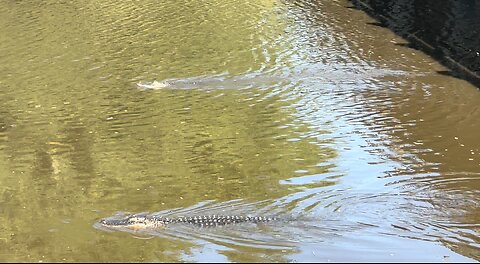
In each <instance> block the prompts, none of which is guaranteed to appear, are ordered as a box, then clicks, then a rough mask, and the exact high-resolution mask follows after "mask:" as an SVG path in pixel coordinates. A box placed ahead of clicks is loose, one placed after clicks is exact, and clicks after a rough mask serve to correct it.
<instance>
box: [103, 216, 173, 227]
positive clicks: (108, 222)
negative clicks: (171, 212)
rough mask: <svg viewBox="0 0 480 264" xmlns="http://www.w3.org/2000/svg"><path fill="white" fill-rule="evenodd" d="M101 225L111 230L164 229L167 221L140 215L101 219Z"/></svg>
mask: <svg viewBox="0 0 480 264" xmlns="http://www.w3.org/2000/svg"><path fill="white" fill-rule="evenodd" d="M167 221H168V220H167ZM99 223H100V224H101V225H103V226H104V227H107V228H111V229H123V228H127V229H132V230H144V229H152V228H164V227H165V226H166V221H165V220H163V219H161V218H154V217H148V216H138V215H129V216H126V217H124V218H121V219H108V218H106V219H101V220H100V221H99Z"/></svg>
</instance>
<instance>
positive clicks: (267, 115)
mask: <svg viewBox="0 0 480 264" xmlns="http://www.w3.org/2000/svg"><path fill="white" fill-rule="evenodd" d="M182 7H183V8H178V2H176V1H172V2H168V1H167V2H162V3H157V2H155V1H146V2H142V4H141V5H140V3H137V2H135V1H126V2H122V3H117V2H115V3H114V2H108V1H107V2H105V1H103V2H101V3H99V2H98V3H97V2H88V1H83V2H78V3H74V4H67V3H63V2H57V1H50V2H49V3H33V2H29V1H27V2H25V1H23V2H15V3H13V2H6V3H2V4H0V10H2V11H5V10H8V12H4V13H6V14H7V15H6V16H3V17H1V18H0V26H1V27H0V28H2V31H3V32H5V34H0V36H1V37H0V40H1V41H0V50H1V51H2V59H3V64H2V66H0V67H1V68H0V74H1V75H2V76H5V77H3V78H2V80H0V87H1V89H2V95H1V96H0V101H1V104H0V105H1V106H0V125H1V127H0V157H1V158H0V175H1V176H0V180H1V182H2V186H1V187H0V212H1V214H0V220H1V221H0V223H1V224H0V226H1V228H0V243H1V244H2V246H1V247H0V259H4V260H8V261H12V260H19V261H38V260H50V261H59V260H68V261H152V260H153V261H179V260H187V261H188V260H195V261H202V260H205V261H211V260H227V261H242V262H245V261H265V260H269V261H290V260H292V261H295V260H296V261H298V260H301V261H305V260H309V259H316V258H315V257H317V256H319V258H320V259H322V260H325V261H326V260H345V259H344V256H347V255H348V256H349V257H351V259H352V258H355V257H358V256H361V255H365V252H367V253H371V254H367V255H369V256H371V259H374V260H387V259H390V257H392V255H391V254H396V258H393V259H395V260H411V256H414V255H416V254H414V253H415V252H414V250H412V248H414V249H415V250H417V251H418V252H417V253H419V252H424V251H425V250H430V252H433V253H432V254H431V255H429V256H427V257H426V259H425V260H428V261H431V260H438V258H437V257H441V256H445V255H448V256H450V257H451V258H452V259H454V260H465V259H464V258H462V257H461V256H460V255H456V254H454V253H452V252H450V251H449V250H448V249H446V248H444V247H441V246H438V245H436V244H435V243H431V242H435V241H446V240H447V238H449V237H451V236H450V234H451V233H449V232H455V239H453V241H449V242H451V243H452V245H455V246H457V247H460V248H461V249H455V250H456V251H458V252H461V253H462V254H465V255H467V256H469V257H476V255H475V253H471V251H468V247H466V246H464V244H467V246H475V243H476V242H475V240H476V237H478V236H477V235H476V234H475V233H473V230H476V229H475V228H476V226H474V225H470V226H469V225H463V226H462V224H463V223H465V222H463V221H464V220H463V219H460V218H454V217H450V216H448V217H446V216H439V215H438V213H439V212H441V211H443V210H445V211H448V212H450V210H453V209H454V208H456V206H455V205H453V204H449V203H448V202H447V199H443V200H442V199H441V198H437V197H436V196H435V197H434V196H429V198H428V199H423V197H427V196H428V195H433V194H436V192H439V193H443V190H445V189H442V188H441V186H442V184H441V183H445V182H448V181H441V179H442V177H448V176H449V175H452V174H448V173H445V172H446V169H444V168H447V167H448V168H451V169H450V172H452V173H457V172H461V171H463V172H469V173H470V174H468V175H470V176H468V177H466V179H467V180H465V179H464V178H460V177H456V176H453V177H450V178H449V179H451V182H452V183H455V184H460V185H453V184H450V185H449V186H450V187H448V188H449V189H447V191H446V193H447V194H452V195H453V196H451V197H452V199H448V201H449V202H451V201H454V200H456V197H461V198H458V199H464V198H465V197H466V195H465V194H462V192H461V191H462V190H468V192H469V193H470V194H472V195H471V197H470V196H469V197H470V198H469V199H468V200H467V201H468V202H470V204H469V203H465V204H462V206H465V207H464V208H465V209H461V210H463V211H462V213H461V214H458V215H459V217H461V216H466V215H467V211H469V209H471V208H473V207H472V206H473V204H474V203H476V200H475V197H474V194H475V189H474V188H469V187H466V186H465V185H463V184H462V181H463V180H465V182H469V181H470V180H472V181H473V180H474V178H475V177H476V174H474V172H475V168H476V167H474V166H472V167H469V166H467V165H466V164H467V163H464V162H463V159H462V161H461V162H453V160H454V159H455V158H454V157H460V156H457V155H453V156H448V155H444V154H445V152H443V151H441V146H436V145H435V144H434V143H432V142H430V141H428V140H427V139H431V138H432V137H431V136H430V134H428V131H429V129H430V128H431V127H434V128H435V129H436V133H440V135H441V136H442V137H446V136H447V135H448V133H451V132H452V130H448V127H452V124H455V123H458V121H459V120H461V119H460V117H461V116H462V115H460V114H459V113H464V112H467V111H473V112H471V115H469V116H468V117H465V118H466V119H465V120H466V122H465V123H463V124H464V125H463V126H462V127H461V129H465V130H466V131H470V132H471V131H474V130H475V128H476V127H475V125H471V124H472V123H474V122H472V120H475V118H476V117H477V113H478V111H475V109H477V108H474V107H472V106H473V105H475V100H476V99H473V96H470V97H468V96H467V95H462V94H463V93H459V95H458V97H457V99H456V100H458V101H455V100H453V101H448V100H446V98H450V97H451V94H450V93H448V92H447V91H446V90H444V89H441V88H440V86H441V85H442V84H444V83H445V81H446V80H449V79H447V77H446V76H438V75H435V74H432V72H431V70H430V67H431V63H432V62H431V61H429V60H428V59H427V58H425V57H421V58H419V59H416V58H414V57H412V56H410V57H409V56H406V55H405V54H403V53H405V52H406V51H405V50H401V51H398V52H396V51H395V48H396V46H394V45H390V46H386V45H384V44H382V45H383V46H382V45H380V44H379V43H383V42H384V34H385V32H380V33H379V32H376V31H374V30H373V29H369V30H364V28H362V26H361V24H359V23H357V24H355V25H352V26H349V27H348V28H345V27H344V26H343V24H342V23H339V22H338V21H339V20H340V17H341V14H342V13H341V12H340V11H339V10H342V12H345V8H344V6H342V5H340V4H339V3H337V2H335V3H333V2H332V3H324V4H319V3H316V2H315V3H313V2H311V1H294V2H292V3H272V2H269V1H264V2H255V3H252V2H248V1H247V2H242V3H236V2H229V1H214V2H198V1H195V2H189V1H184V2H182ZM349 12H352V13H349V14H348V16H349V17H347V18H345V19H353V18H358V20H359V21H361V20H362V19H364V20H365V19H366V18H365V17H363V18H362V17H359V16H360V15H359V13H354V10H350V11H349ZM343 15H344V16H345V14H343ZM355 16H357V17H355ZM13 21H15V23H14V22H13ZM376 30H379V29H376ZM358 32H366V33H362V34H358ZM5 36H12V37H11V38H10V37H8V38H7V37H5ZM380 40H381V41H380ZM371 41H373V42H375V41H378V42H376V44H375V46H378V47H380V48H378V49H375V50H368V48H367V47H369V46H370V45H371ZM382 47H383V48H382ZM404 49H405V48H404ZM400 53H401V54H403V55H405V56H402V55H401V54H400ZM3 54H5V55H3ZM377 54H381V55H382V56H381V57H376V56H375V55H377ZM411 65H415V66H411ZM7 66H8V67H7ZM154 80H158V81H161V80H170V81H173V83H174V84H175V85H176V86H174V88H172V89H154V90H141V89H137V87H135V84H136V83H139V82H152V81H154ZM192 80H193V83H192ZM455 84H458V83H455ZM464 88H465V89H463V88H462V89H463V90H462V92H465V91H466V90H467V89H468V88H470V87H464ZM470 95H471V94H470ZM467 98H470V101H468V100H466V99H467ZM441 100H446V101H447V102H448V106H452V107H453V106H455V105H457V106H456V107H457V108H451V107H450V108H449V107H446V108H444V109H458V111H459V112H458V113H457V112H454V113H453V114H452V115H450V116H451V118H452V119H451V120H452V121H449V122H451V123H447V125H445V124H443V123H442V122H440V121H436V119H435V118H439V117H441V116H442V115H443V114H444V113H445V112H435V111H433V109H436V108H434V107H436V105H437V104H438V102H439V101H441ZM458 102H465V105H462V106H459V105H458V104H456V103H458ZM412 104H413V106H412ZM412 107H417V108H415V110H412ZM422 107H423V108H422ZM425 109H426V110H425ZM472 109H473V110H472ZM428 110H430V111H428ZM444 111H447V110H444ZM415 115H418V116H417V117H414V116H415ZM463 116H464V115H463ZM420 119H423V120H424V121H421V120H420ZM422 122H424V124H425V125H424V124H423V123H422ZM442 126H444V127H443V128H445V132H442V130H441V129H440V128H442ZM447 131H449V132H447ZM470 134H473V133H469V132H462V133H461V135H458V136H457V135H455V137H457V138H458V139H461V143H460V144H463V145H464V146H460V145H459V146H458V147H457V148H452V147H449V149H456V150H457V152H454V153H466V152H463V151H460V147H467V148H469V149H470V150H472V151H473V152H474V153H478V151H477V150H476V149H474V141H473V140H470V137H469V136H467V135H470ZM467 138H469V139H467ZM455 140H456V139H455ZM442 142H443V141H442ZM415 143H421V144H415ZM443 143H444V142H443ZM443 143H442V144H443ZM446 143H448V144H450V143H452V142H451V141H446ZM429 150H432V151H429ZM429 153H432V155H433V154H434V153H441V155H440V156H441V157H442V159H440V160H438V159H437V160H433V159H432V160H429V158H432V157H437V156H438V155H433V156H432V155H431V154H429ZM442 155H444V156H442ZM462 155H463V154H462ZM472 155H474V154H472ZM475 155H476V154H475ZM462 157H463V156H462ZM452 164H453V165H452ZM458 168H462V170H460V169H458ZM457 175H460V174H457ZM422 176H425V177H423V178H422ZM434 176H435V177H436V178H434ZM437 176H438V177H437ZM437 179H438V180H440V181H438V182H436V180H437ZM432 182H433V184H423V183H432ZM425 185H427V186H428V187H426V186H425ZM445 185H447V184H445ZM437 187H438V188H437ZM421 192H424V193H425V195H424V196H420V195H419V194H420V193H421ZM454 194H455V195H456V196H455V195H454ZM432 197H434V198H432ZM445 197H447V196H445ZM449 197H450V196H449ZM237 199H240V200H237ZM205 201H214V202H205ZM232 201H233V202H232ZM258 201H262V202H258ZM436 202H438V203H436ZM192 205H194V206H192ZM223 205H228V206H225V207H222V206H223ZM171 208H178V210H180V211H182V210H183V211H182V212H185V213H198V212H203V211H202V210H207V209H208V210H210V209H212V208H216V209H219V208H222V210H226V211H227V212H229V213H235V212H236V211H237V212H242V213H247V214H248V213H251V214H257V213H262V212H263V213H268V212H278V213H281V214H283V215H285V216H286V217H288V218H291V219H293V220H294V221H291V222H289V224H285V225H283V224H282V225H278V226H275V225H272V226H271V227H269V226H265V227H253V228H252V227H245V228H242V227H239V228H238V229H237V228H235V229H219V230H211V231H212V232H201V231H198V230H195V229H193V230H191V229H187V230H176V229H174V230H172V232H171V233H169V234H166V235H162V234H154V235H155V236H154V237H153V238H151V237H148V236H147V237H132V235H131V234H125V233H106V232H103V231H102V230H96V229H93V228H92V223H93V222H94V221H95V220H96V219H99V218H101V217H105V216H108V215H112V214H115V213H116V212H119V211H129V212H144V211H148V212H158V211H160V212H164V211H162V210H170V209H171ZM445 208H448V210H446V209H445ZM422 217H425V219H426V220H425V219H423V218H422ZM468 217H471V218H469V219H472V220H468V221H470V223H474V222H475V215H474V214H472V215H471V216H468ZM457 219H458V220H457ZM468 221H467V222H468ZM449 224H454V225H455V227H452V226H448V225H449ZM456 224H458V226H462V229H461V232H462V233H460V232H457V231H456V230H455V228H457V225H456ZM439 225H440V226H441V228H436V229H435V226H437V227H438V226H439ZM464 227H465V228H464ZM469 232H470V233H469ZM465 233H468V234H465ZM468 236H470V237H471V238H470V239H471V240H470V241H467V242H466V243H464V244H461V243H459V242H458V241H459V240H460V239H466V238H467V237H468ZM135 238H139V239H135ZM176 238H180V239H176ZM412 238H413V239H412ZM472 240H473V242H472ZM427 242H428V243H427ZM359 245H361V246H360V248H361V249H359ZM392 248H394V250H393V253H392ZM406 248H409V250H407V249H406ZM452 248H453V246H452ZM325 249H329V251H328V252H327V253H322V252H325ZM312 256H313V257H312Z"/></svg>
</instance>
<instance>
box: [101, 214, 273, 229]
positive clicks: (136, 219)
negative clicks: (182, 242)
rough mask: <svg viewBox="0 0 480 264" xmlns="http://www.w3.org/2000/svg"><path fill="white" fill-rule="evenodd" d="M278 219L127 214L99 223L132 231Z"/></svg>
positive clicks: (234, 216)
mask: <svg viewBox="0 0 480 264" xmlns="http://www.w3.org/2000/svg"><path fill="white" fill-rule="evenodd" d="M275 220H278V219H277V218H276V217H262V216H239V215H233V216H230V215H228V216H225V215H207V216H193V217H176V218H168V217H163V216H145V215H128V216H126V217H124V218H121V219H102V220H100V221H99V223H100V224H101V225H102V226H104V227H107V228H109V229H124V228H126V229H130V230H134V231H140V230H149V229H163V228H166V227H167V226H168V225H170V224H190V225H195V226H199V227H215V226H223V225H228V224H238V223H265V222H270V221H275Z"/></svg>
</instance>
